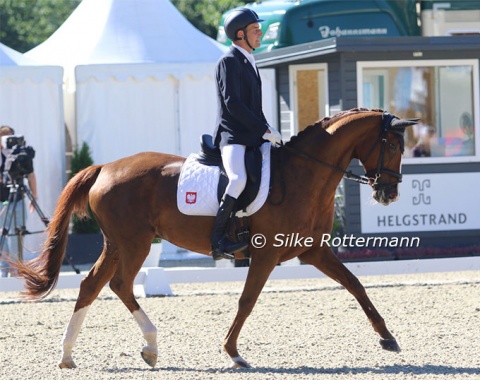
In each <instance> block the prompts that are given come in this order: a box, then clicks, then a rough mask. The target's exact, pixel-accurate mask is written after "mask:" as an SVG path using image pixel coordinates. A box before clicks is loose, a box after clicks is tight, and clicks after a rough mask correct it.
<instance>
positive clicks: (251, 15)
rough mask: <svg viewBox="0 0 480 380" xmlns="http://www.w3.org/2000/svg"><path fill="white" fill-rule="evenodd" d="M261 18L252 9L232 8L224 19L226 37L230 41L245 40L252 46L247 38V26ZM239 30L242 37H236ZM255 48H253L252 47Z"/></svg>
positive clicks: (259, 20)
mask: <svg viewBox="0 0 480 380" xmlns="http://www.w3.org/2000/svg"><path fill="white" fill-rule="evenodd" d="M262 21H263V20H261V19H259V18H258V15H257V13H255V12H254V11H252V10H251V9H248V8H239V9H235V10H233V11H232V12H231V13H230V14H229V15H228V16H227V17H226V19H225V22H224V25H223V26H224V28H225V33H226V34H227V37H228V38H230V39H231V40H232V41H238V40H242V39H243V40H245V41H246V42H247V44H248V46H250V48H251V49H253V47H252V46H251V45H250V42H249V41H248V39H247V30H246V29H247V26H249V25H250V24H253V23H256V22H262ZM239 30H243V34H244V36H245V37H244V38H238V37H237V32H238V31H239ZM253 50H255V49H253Z"/></svg>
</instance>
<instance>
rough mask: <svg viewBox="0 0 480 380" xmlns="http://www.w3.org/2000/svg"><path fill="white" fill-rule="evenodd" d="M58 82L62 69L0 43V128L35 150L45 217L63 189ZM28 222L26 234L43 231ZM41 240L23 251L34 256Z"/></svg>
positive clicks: (34, 219)
mask: <svg viewBox="0 0 480 380" xmlns="http://www.w3.org/2000/svg"><path fill="white" fill-rule="evenodd" d="M62 78H63V69H62V68H61V67H56V66H44V65H39V64H38V63H37V62H35V61H32V60H31V59H28V58H26V57H25V56H24V55H23V54H21V53H19V52H17V51H15V50H13V49H10V48H9V47H7V46H5V45H3V44H1V43H0V124H1V125H9V126H11V127H12V128H14V129H15V133H16V134H17V135H24V137H25V140H26V142H27V145H30V146H32V147H33V148H34V149H35V151H36V155H35V159H34V167H35V174H36V178H37V187H38V202H39V205H40V208H41V210H42V211H43V212H44V213H45V214H46V216H47V217H48V218H49V217H51V216H52V214H53V211H54V209H55V204H56V202H57V199H58V195H59V194H60V191H61V190H62V188H63V186H64V184H65V124H64V116H63V95H62ZM27 220H28V222H27V229H28V230H29V231H30V232H35V231H42V230H43V229H44V228H45V226H44V224H43V223H42V222H41V221H40V218H39V217H38V215H37V213H35V215H29V216H28V217H27ZM11 232H12V231H11ZM41 241H43V235H40V234H36V235H31V236H29V237H27V239H26V241H25V246H26V248H27V249H28V250H34V251H36V250H38V249H39V248H40V243H41Z"/></svg>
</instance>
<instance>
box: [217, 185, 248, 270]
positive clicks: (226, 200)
mask: <svg viewBox="0 0 480 380" xmlns="http://www.w3.org/2000/svg"><path fill="white" fill-rule="evenodd" d="M236 203H237V200H236V199H235V198H233V197H231V196H230V195H228V194H225V195H224V196H223V199H222V202H221V203H220V208H219V209H218V212H217V216H216V218H215V224H214V225H213V232H212V238H211V244H212V252H211V253H212V257H213V260H215V261H216V260H221V259H234V258H235V255H234V253H235V252H239V251H242V250H244V249H245V248H247V247H248V243H246V242H233V241H231V240H229V239H228V238H227V237H226V236H225V232H226V230H227V224H228V221H229V219H230V215H231V214H232V211H233V210H234V208H235V204H236Z"/></svg>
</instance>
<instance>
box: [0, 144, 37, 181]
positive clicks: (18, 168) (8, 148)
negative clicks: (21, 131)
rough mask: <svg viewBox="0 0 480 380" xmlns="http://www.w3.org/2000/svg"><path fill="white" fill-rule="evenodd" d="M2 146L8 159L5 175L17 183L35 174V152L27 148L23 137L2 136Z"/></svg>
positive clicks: (29, 147)
mask: <svg viewBox="0 0 480 380" xmlns="http://www.w3.org/2000/svg"><path fill="white" fill-rule="evenodd" d="M2 146H3V151H4V154H5V157H6V160H5V168H4V173H3V174H4V175H5V174H8V176H9V177H10V178H11V180H12V181H15V180H18V179H19V178H21V177H23V176H25V175H27V174H30V173H32V172H33V158H34V157H35V150H34V149H33V148H32V147H31V146H26V142H25V139H24V138H23V136H16V135H9V136H2Z"/></svg>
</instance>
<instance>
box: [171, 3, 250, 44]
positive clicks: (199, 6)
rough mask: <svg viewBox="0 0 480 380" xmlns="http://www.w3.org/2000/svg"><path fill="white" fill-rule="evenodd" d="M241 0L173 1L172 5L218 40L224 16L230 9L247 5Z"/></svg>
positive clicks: (200, 28) (198, 27)
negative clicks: (219, 25) (218, 30)
mask: <svg viewBox="0 0 480 380" xmlns="http://www.w3.org/2000/svg"><path fill="white" fill-rule="evenodd" d="M247 2H248V1H240V0H172V4H173V5H175V7H177V9H178V10H179V11H180V12H181V13H182V14H183V15H184V16H185V18H186V19H187V20H188V21H190V22H191V23H192V24H193V25H194V26H195V27H196V28H197V29H199V30H200V31H202V32H203V33H205V34H206V35H207V36H210V37H212V38H213V39H216V38H217V29H218V24H219V23H220V19H221V17H222V14H223V13H224V12H226V11H228V10H229V9H232V8H235V7H238V6H240V5H245V4H246V3H247Z"/></svg>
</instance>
